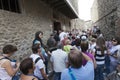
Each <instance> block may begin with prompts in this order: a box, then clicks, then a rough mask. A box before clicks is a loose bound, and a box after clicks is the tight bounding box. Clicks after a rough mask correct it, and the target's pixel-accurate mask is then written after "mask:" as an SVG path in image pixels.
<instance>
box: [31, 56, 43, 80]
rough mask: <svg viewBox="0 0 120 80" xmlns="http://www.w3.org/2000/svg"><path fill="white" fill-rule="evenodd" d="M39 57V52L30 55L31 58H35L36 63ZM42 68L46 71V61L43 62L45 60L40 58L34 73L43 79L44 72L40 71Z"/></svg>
mask: <svg viewBox="0 0 120 80" xmlns="http://www.w3.org/2000/svg"><path fill="white" fill-rule="evenodd" d="M38 57H40V56H39V55H38V54H32V55H31V56H30V58H32V59H33V62H34V63H35V60H36V59H37V58H38ZM42 68H43V69H44V71H45V65H44V63H43V60H42V59H40V60H39V61H38V62H37V63H35V70H34V75H35V76H37V77H38V78H40V79H43V76H42V74H41V72H40V69H42Z"/></svg>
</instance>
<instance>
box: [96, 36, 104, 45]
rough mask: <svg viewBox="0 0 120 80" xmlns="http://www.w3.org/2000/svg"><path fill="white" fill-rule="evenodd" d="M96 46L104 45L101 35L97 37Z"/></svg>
mask: <svg viewBox="0 0 120 80" xmlns="http://www.w3.org/2000/svg"><path fill="white" fill-rule="evenodd" d="M96 44H97V46H99V47H100V46H103V45H105V39H104V38H103V37H98V38H97V41H96Z"/></svg>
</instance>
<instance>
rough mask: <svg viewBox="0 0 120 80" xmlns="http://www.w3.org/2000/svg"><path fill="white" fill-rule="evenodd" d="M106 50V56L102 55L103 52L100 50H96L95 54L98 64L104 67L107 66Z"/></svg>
mask: <svg viewBox="0 0 120 80" xmlns="http://www.w3.org/2000/svg"><path fill="white" fill-rule="evenodd" d="M106 52H107V51H106V50H105V51H104V54H102V52H101V50H100V49H99V48H97V49H96V52H95V59H96V63H97V65H103V64H105V54H106Z"/></svg>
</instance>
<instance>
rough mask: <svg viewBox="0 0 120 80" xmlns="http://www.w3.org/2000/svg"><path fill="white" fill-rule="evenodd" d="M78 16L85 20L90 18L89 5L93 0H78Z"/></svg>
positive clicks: (90, 5)
mask: <svg viewBox="0 0 120 80" xmlns="http://www.w3.org/2000/svg"><path fill="white" fill-rule="evenodd" d="M78 1H79V3H78V6H79V17H80V19H83V20H85V21H87V20H91V7H92V4H93V1H94V0H78Z"/></svg>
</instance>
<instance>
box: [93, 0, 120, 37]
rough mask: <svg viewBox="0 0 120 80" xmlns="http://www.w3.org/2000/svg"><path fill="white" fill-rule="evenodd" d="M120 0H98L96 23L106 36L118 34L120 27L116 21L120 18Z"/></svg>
mask: <svg viewBox="0 0 120 80" xmlns="http://www.w3.org/2000/svg"><path fill="white" fill-rule="evenodd" d="M119 4H120V0H97V4H94V5H96V6H98V8H97V11H98V20H96V22H95V23H94V25H97V26H99V27H100V29H101V31H102V33H103V34H104V35H105V37H106V38H108V39H110V38H112V37H114V36H115V35H116V34H118V33H119V32H118V31H119V30H120V28H119V27H118V23H116V22H117V21H118V20H119V18H120V15H119V14H120V6H119Z"/></svg>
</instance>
